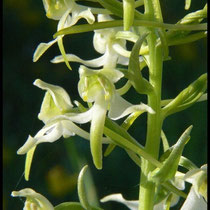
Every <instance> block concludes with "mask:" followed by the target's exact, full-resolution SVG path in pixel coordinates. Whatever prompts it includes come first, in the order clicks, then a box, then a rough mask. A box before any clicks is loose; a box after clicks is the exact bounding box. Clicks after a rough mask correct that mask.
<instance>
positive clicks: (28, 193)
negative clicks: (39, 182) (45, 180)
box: [11, 188, 54, 210]
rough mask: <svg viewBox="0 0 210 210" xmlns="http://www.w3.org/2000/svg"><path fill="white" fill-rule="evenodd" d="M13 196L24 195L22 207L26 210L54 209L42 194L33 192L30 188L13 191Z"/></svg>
mask: <svg viewBox="0 0 210 210" xmlns="http://www.w3.org/2000/svg"><path fill="white" fill-rule="evenodd" d="M11 195H12V196H13V197H26V202H25V205H24V208H23V209H26V210H30V209H31V210H34V209H39V210H54V207H53V205H52V204H51V203H50V202H49V201H48V200H47V198H45V197H44V196H43V195H41V194H39V193H37V192H35V191H34V190H32V189H31V188H25V189H22V190H20V191H13V192H12V193H11Z"/></svg>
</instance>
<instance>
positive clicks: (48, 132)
mask: <svg viewBox="0 0 210 210" xmlns="http://www.w3.org/2000/svg"><path fill="white" fill-rule="evenodd" d="M62 134H63V133H62V124H61V123H59V122H58V123H56V124H52V125H51V126H44V127H43V128H42V129H41V130H40V131H39V132H38V133H37V134H36V135H35V137H34V138H33V137H31V136H29V137H28V139H27V140H26V142H25V144H24V145H23V146H22V147H21V148H20V149H18V151H17V154H19V155H23V154H26V153H27V152H28V151H29V150H30V149H31V148H32V147H34V146H35V145H37V144H40V143H43V142H50V143H52V142H54V141H56V140H58V139H59V138H60V137H61V136H62Z"/></svg>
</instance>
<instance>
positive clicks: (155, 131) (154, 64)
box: [139, 0, 163, 210]
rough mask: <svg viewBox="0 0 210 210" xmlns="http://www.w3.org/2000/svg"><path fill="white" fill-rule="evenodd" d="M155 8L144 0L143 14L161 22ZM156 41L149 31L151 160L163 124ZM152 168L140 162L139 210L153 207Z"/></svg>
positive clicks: (147, 147)
mask: <svg viewBox="0 0 210 210" xmlns="http://www.w3.org/2000/svg"><path fill="white" fill-rule="evenodd" d="M156 4H157V5H156ZM155 5H156V6H158V7H156V11H155V9H154V7H155ZM157 8H159V2H158V0H156V1H150V0H145V14H147V15H148V17H149V18H150V19H153V20H154V19H156V20H158V21H161V17H162V16H161V14H160V13H161V11H160V10H157ZM157 13H159V14H157ZM156 40H157V37H156V35H155V29H150V34H149V36H148V39H147V41H148V45H149V58H150V66H149V75H150V79H149V81H150V83H151V84H152V85H153V87H154V92H153V93H152V94H150V95H148V105H149V106H150V107H151V108H152V109H153V110H154V111H155V114H149V113H148V119H147V126H148V127H147V138H146V145H145V150H146V152H147V153H149V154H150V155H151V156H152V157H153V158H155V159H158V155H159V147H160V134H161V129H162V123H163V119H162V117H161V84H162V63H163V58H162V48H161V46H156ZM154 168H155V167H154V165H152V164H151V163H150V162H148V161H147V160H145V159H143V160H142V168H141V177H140V189H139V210H152V209H153V207H154V196H155V184H154V183H152V182H150V181H148V179H147V176H148V174H149V172H151V171H152V170H154Z"/></svg>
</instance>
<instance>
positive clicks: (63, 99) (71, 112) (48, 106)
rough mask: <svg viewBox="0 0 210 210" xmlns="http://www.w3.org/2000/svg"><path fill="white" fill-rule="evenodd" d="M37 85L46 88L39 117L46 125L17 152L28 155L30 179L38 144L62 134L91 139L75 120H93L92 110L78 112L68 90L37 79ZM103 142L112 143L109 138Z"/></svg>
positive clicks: (57, 137)
mask: <svg viewBox="0 0 210 210" xmlns="http://www.w3.org/2000/svg"><path fill="white" fill-rule="evenodd" d="M34 85H36V86H37V87H39V88H41V89H43V90H46V93H45V96H44V99H43V102H42V106H41V110H40V113H39V115H38V118H39V119H40V120H42V121H43V123H44V124H45V126H44V127H43V128H42V129H41V130H40V131H39V132H38V133H37V134H36V135H35V136H34V137H32V136H30V135H29V137H28V139H27V141H26V142H25V144H24V145H23V146H22V147H21V148H19V150H18V151H17V154H19V155H24V154H26V153H27V155H26V164H25V179H26V180H28V179H29V173H30V167H31V163H32V159H33V155H34V151H35V149H36V146H37V145H38V144H40V143H44V142H48V143H52V142H55V141H56V140H58V139H60V138H61V137H62V136H63V137H64V138H68V137H70V136H74V135H75V134H77V135H78V136H81V137H82V138H84V139H87V140H89V139H90V135H89V133H88V132H86V131H84V130H83V129H81V128H80V127H78V126H77V125H76V124H75V123H74V122H77V123H86V122H89V121H90V120H91V112H90V111H91V110H90V111H89V112H86V113H84V114H83V113H76V112H75V109H73V105H72V103H71V100H70V97H69V95H68V94H67V92H66V91H65V90H64V89H63V88H62V87H59V86H56V85H51V84H48V83H46V82H43V81H41V80H40V79H37V80H36V81H35V82H34ZM102 143H110V140H108V139H107V138H103V139H102Z"/></svg>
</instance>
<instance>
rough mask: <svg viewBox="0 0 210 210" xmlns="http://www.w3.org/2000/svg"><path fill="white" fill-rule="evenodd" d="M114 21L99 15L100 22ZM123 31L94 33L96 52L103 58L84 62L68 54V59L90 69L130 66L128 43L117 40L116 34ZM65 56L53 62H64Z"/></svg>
mask: <svg viewBox="0 0 210 210" xmlns="http://www.w3.org/2000/svg"><path fill="white" fill-rule="evenodd" d="M111 20H113V19H112V18H111V17H110V16H109V15H104V14H99V15H98V22H104V21H111ZM120 30H123V28H122V27H115V28H109V29H100V30H95V31H94V36H93V46H94V48H95V50H96V51H97V52H98V53H100V54H103V55H102V56H100V57H98V58H95V59H92V60H83V59H81V58H79V57H78V56H76V55H73V54H66V58H67V60H68V61H71V62H79V63H82V64H84V65H86V66H89V67H94V68H95V67H102V66H103V67H104V68H115V67H116V64H122V65H128V62H129V56H130V52H128V51H127V50H126V41H125V40H123V39H117V38H116V34H117V33H118V32H119V31H120ZM64 61H65V60H64V58H63V56H56V57H55V58H54V59H53V60H52V61H51V62H52V63H60V62H64Z"/></svg>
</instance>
